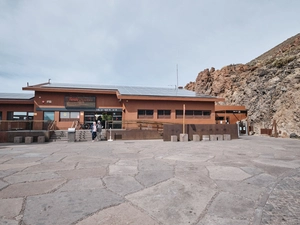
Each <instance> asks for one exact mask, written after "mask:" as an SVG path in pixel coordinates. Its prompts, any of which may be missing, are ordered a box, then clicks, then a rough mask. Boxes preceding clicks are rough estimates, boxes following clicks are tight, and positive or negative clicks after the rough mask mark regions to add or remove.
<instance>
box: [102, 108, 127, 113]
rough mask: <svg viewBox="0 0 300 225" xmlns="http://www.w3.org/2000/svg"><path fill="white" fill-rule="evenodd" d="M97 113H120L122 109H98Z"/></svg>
mask: <svg viewBox="0 0 300 225" xmlns="http://www.w3.org/2000/svg"><path fill="white" fill-rule="evenodd" d="M96 111H98V112H122V109H119V108H98V109H96Z"/></svg>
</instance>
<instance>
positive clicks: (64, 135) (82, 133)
mask: <svg viewBox="0 0 300 225" xmlns="http://www.w3.org/2000/svg"><path fill="white" fill-rule="evenodd" d="M75 139H76V141H91V140H92V133H91V131H90V130H76V133H75ZM49 141H69V138H68V131H67V130H54V133H53V134H52V135H51V137H50V140H49Z"/></svg>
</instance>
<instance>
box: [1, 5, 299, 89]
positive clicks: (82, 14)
mask: <svg viewBox="0 0 300 225" xmlns="http://www.w3.org/2000/svg"><path fill="white" fill-rule="evenodd" d="M299 27H300V1H299V0H289V1H287V0H0V92H25V93H28V92H26V91H22V87H25V86H26V84H27V82H29V84H30V85H33V84H38V83H44V82H47V81H48V79H51V82H53V83H76V84H77V83H83V84H107V85H111V84H115V85H129V86H147V87H170V88H172V87H174V86H175V85H177V77H178V85H179V86H184V85H186V84H187V83H189V82H190V81H195V80H196V77H197V75H198V73H199V72H200V71H202V70H204V69H206V68H211V67H215V68H216V69H221V68H222V67H223V66H226V65H229V64H237V63H247V62H249V61H251V60H252V59H254V58H256V57H257V56H259V55H261V54H262V53H264V52H266V51H267V50H269V49H270V48H272V47H274V46H276V45H277V44H279V43H281V42H283V41H285V40H286V39H287V38H289V37H291V36H294V35H296V34H297V33H299V32H300V29H299ZM177 65H178V73H177V69H176V68H177ZM177 74H178V76H177Z"/></svg>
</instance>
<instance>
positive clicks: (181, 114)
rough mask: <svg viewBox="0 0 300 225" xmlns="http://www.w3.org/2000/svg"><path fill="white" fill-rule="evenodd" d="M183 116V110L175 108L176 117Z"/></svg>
mask: <svg viewBox="0 0 300 225" xmlns="http://www.w3.org/2000/svg"><path fill="white" fill-rule="evenodd" d="M182 117H183V110H176V118H182Z"/></svg>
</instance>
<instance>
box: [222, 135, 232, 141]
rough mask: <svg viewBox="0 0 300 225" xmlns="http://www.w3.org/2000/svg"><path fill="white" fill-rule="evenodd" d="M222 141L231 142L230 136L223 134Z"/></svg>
mask: <svg viewBox="0 0 300 225" xmlns="http://www.w3.org/2000/svg"><path fill="white" fill-rule="evenodd" d="M223 136H224V141H230V140H231V136H230V134H224V135H223Z"/></svg>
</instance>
